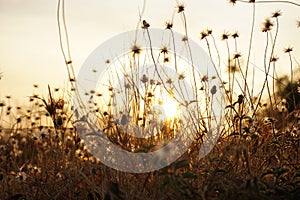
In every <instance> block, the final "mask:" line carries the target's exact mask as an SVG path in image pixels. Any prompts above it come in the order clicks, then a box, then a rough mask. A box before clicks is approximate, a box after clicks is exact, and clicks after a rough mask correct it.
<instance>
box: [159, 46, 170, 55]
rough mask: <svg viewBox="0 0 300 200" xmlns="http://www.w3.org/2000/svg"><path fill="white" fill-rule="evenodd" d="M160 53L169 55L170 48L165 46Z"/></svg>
mask: <svg viewBox="0 0 300 200" xmlns="http://www.w3.org/2000/svg"><path fill="white" fill-rule="evenodd" d="M160 53H163V54H168V53H169V50H168V47H167V46H163V47H162V48H161V49H160Z"/></svg>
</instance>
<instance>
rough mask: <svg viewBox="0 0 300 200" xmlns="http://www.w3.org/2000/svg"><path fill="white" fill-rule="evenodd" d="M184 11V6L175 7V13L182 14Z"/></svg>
mask: <svg viewBox="0 0 300 200" xmlns="http://www.w3.org/2000/svg"><path fill="white" fill-rule="evenodd" d="M183 11H184V5H183V4H178V5H177V12H178V13H181V12H183Z"/></svg>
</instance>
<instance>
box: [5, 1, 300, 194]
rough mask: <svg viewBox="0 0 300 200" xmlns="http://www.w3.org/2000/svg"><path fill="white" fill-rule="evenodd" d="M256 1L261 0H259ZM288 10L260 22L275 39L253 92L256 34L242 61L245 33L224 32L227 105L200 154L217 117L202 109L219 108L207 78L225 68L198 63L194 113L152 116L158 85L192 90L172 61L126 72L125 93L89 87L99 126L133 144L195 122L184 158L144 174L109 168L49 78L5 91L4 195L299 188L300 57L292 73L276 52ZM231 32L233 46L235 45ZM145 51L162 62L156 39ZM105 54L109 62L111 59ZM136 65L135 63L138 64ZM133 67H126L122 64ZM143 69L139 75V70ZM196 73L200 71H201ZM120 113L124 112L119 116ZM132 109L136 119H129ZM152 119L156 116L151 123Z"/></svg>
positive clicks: (210, 43)
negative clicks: (149, 70)
mask: <svg viewBox="0 0 300 200" xmlns="http://www.w3.org/2000/svg"><path fill="white" fill-rule="evenodd" d="M230 2H231V3H233V4H236V3H240V2H244V1H230ZM249 2H250V3H253V4H254V5H255V3H254V1H249ZM260 3H262V2H260ZM175 12H177V14H178V15H180V17H181V18H182V22H183V27H185V36H186V37H185V40H184V42H185V43H186V45H187V49H189V41H188V34H187V33H188V30H187V26H186V24H187V22H186V17H185V5H184V4H179V5H178V6H177V7H176V11H175ZM281 14H282V13H281V12H280V11H276V12H274V13H273V14H272V15H271V18H268V19H267V20H265V22H264V23H263V25H262V31H263V32H264V33H265V37H266V41H267V44H266V45H265V46H264V48H265V52H266V53H265V54H264V55H263V58H264V63H263V64H262V67H261V68H262V69H263V70H264V74H265V77H264V78H265V80H264V82H263V85H262V87H261V88H260V92H259V93H257V94H254V93H253V87H254V85H251V84H249V82H254V81H255V79H254V78H253V77H249V71H250V70H252V67H253V66H251V65H250V64H249V63H250V62H249V59H250V57H251V52H252V37H251V38H250V39H249V43H250V45H249V51H248V52H246V53H245V54H244V55H246V56H245V59H246V62H245V64H242V62H241V59H242V57H243V56H242V53H239V51H238V45H237V44H238V38H239V34H238V33H237V32H235V33H232V34H229V33H226V32H225V33H223V35H222V40H223V41H224V42H225V45H226V52H227V55H225V57H226V59H227V63H226V66H227V70H226V71H227V72H226V78H224V77H223V80H222V81H221V82H222V83H221V85H220V87H217V89H218V90H219V89H221V88H223V89H224V90H225V92H224V96H225V98H226V105H224V107H226V109H225V110H226V115H225V116H224V124H223V126H222V129H221V136H220V138H219V140H218V142H217V144H216V145H215V147H214V148H213V150H212V151H211V153H210V154H208V155H207V156H206V157H205V158H202V159H200V158H199V156H198V153H199V149H200V147H201V144H202V142H203V140H204V139H205V138H207V137H208V136H207V134H208V132H209V131H208V130H209V124H210V123H211V121H210V120H204V119H203V115H204V114H205V116H206V117H207V118H208V119H211V120H212V118H213V116H214V114H213V113H212V109H211V101H212V99H213V97H214V94H215V91H214V90H216V88H214V89H213V87H211V86H209V84H208V82H209V80H211V79H214V78H219V77H214V78H212V77H208V76H205V75H199V74H193V73H191V74H190V77H191V81H192V82H193V81H194V82H193V83H194V85H193V86H192V90H196V91H198V90H201V92H199V95H200V94H202V95H204V96H205V101H204V104H205V107H201V105H196V106H195V107H193V108H194V110H196V111H198V112H195V111H194V110H189V109H188V108H189V107H188V105H187V103H188V100H189V101H191V99H184V98H183V99H181V100H182V101H181V100H179V99H177V100H176V101H177V103H179V104H180V105H182V106H183V107H184V108H185V109H186V110H187V117H186V118H181V119H180V118H179V117H178V118H173V120H165V121H162V122H161V120H159V119H156V118H151V116H150V113H151V112H152V113H153V112H154V110H153V105H155V104H156V103H157V102H156V101H157V99H155V96H156V95H157V91H156V88H157V87H158V86H160V87H161V88H162V90H164V92H163V93H159V94H160V95H166V94H171V93H172V92H171V89H173V90H174V92H173V93H176V94H178V95H179V96H180V95H181V96H184V94H185V92H186V91H185V90H184V89H183V88H184V85H183V84H182V85H180V84H179V86H178V87H177V89H178V90H176V86H175V81H174V80H171V79H168V77H167V74H168V73H167V72H166V71H165V69H164V68H159V67H158V66H155V71H154V72H153V74H154V75H153V77H148V76H146V74H143V73H142V74H141V73H133V72H134V71H133V72H132V73H131V74H126V76H125V77H126V79H125V81H126V83H127V84H125V85H124V87H125V90H126V93H125V95H124V93H123V96H121V97H119V99H118V98H117V96H118V93H117V89H118V88H115V87H114V85H113V84H111V85H107V87H106V88H105V89H107V92H106V93H100V92H98V91H93V90H91V91H89V92H87V94H86V96H88V97H93V98H90V99H92V100H91V101H90V102H89V105H87V106H86V108H85V109H90V110H91V111H92V112H93V113H94V114H95V116H97V120H98V122H99V127H100V129H101V130H103V134H105V135H106V136H107V137H108V138H109V140H110V141H112V142H113V143H115V144H117V145H119V146H120V147H122V148H124V149H126V150H128V151H132V152H149V151H154V150H155V148H157V147H158V146H159V145H163V144H165V143H167V142H168V141H170V140H171V139H172V138H174V135H175V134H176V133H177V132H176V131H179V130H182V129H184V130H187V129H188V128H189V129H188V131H187V132H188V133H189V134H190V133H192V134H193V135H194V136H195V138H196V139H195V140H194V142H193V143H192V145H191V146H190V148H189V149H188V151H187V152H186V153H185V154H184V155H182V156H181V158H180V159H178V160H177V161H175V162H174V163H172V164H171V165H170V166H167V167H165V168H163V169H161V170H158V171H155V172H149V173H143V174H133V173H125V172H120V171H117V170H114V169H111V168H109V167H107V166H105V165H104V164H102V163H101V162H100V161H98V160H97V159H96V158H94V157H93V156H92V155H91V154H90V152H89V151H88V150H87V149H86V147H85V146H84V144H83V143H82V141H81V139H80V137H79V135H78V134H79V132H78V130H76V123H77V122H76V121H75V119H74V118H75V117H74V116H73V113H72V112H71V107H72V105H70V104H71V101H69V100H68V99H69V98H68V95H66V93H61V92H60V90H59V89H58V88H57V89H54V90H51V88H50V87H49V88H48V93H49V95H48V97H47V98H42V97H40V96H39V95H37V94H34V95H31V97H30V99H29V104H28V105H27V106H24V107H14V106H13V105H12V99H11V97H10V96H7V97H6V98H5V99H3V100H2V101H1V102H0V118H1V121H0V182H1V184H0V193H1V196H0V198H1V199H202V200H205V199H298V198H300V158H299V151H300V133H299V131H300V121H299V119H300V115H299V114H300V113H299V106H300V104H299V100H300V95H299V89H298V87H299V84H300V83H298V82H296V79H297V77H295V75H294V68H295V67H299V66H295V64H294V62H292V59H291V64H290V69H291V75H290V76H289V77H287V78H284V77H283V78H280V77H277V75H276V74H277V73H276V61H277V60H278V58H277V57H276V55H275V54H274V52H275V44H276V42H277V33H278V29H277V27H278V24H279V20H278V19H279V17H280V16H281ZM253 15H255V12H254V14H253ZM140 21H141V20H140ZM141 22H142V21H141ZM173 23H175V22H173V21H171V22H168V23H166V29H167V30H168V31H170V33H172V31H173V30H172V29H173ZM150 25H151V24H150V23H149V22H147V21H143V23H142V24H141V27H142V28H143V29H144V31H145V33H146V34H145V35H146V37H148V39H149V40H151V38H150V35H149V32H148V28H149V27H150ZM274 27H275V30H273V29H274ZM147 33H148V35H147ZM271 33H272V35H273V36H272V37H271V36H270V35H271ZM172 34H173V33H172ZM252 34H253V28H252ZM200 38H201V40H202V41H203V42H204V45H206V47H207V51H208V52H209V55H210V58H211V61H212V63H213V66H214V67H215V70H216V71H219V70H220V68H221V65H220V63H221V56H220V55H219V48H218V47H217V46H216V40H215V37H214V35H213V32H212V30H204V31H202V32H201V34H200ZM231 41H232V42H233V44H234V45H233V46H231V45H230V44H231ZM232 49H233V50H232ZM131 51H132V52H131V53H130V55H131V57H130V58H129V59H130V61H131V63H133V65H137V66H138V63H139V62H140V61H141V60H140V59H141V57H143V56H142V53H143V51H142V50H141V49H139V46H137V45H133V46H132V49H131ZM159 52H160V53H159V54H158V57H160V59H162V61H163V63H168V62H169V58H172V57H170V55H169V50H168V48H167V47H162V48H161V49H160V50H159ZM284 52H285V53H287V55H288V56H289V58H292V53H293V48H291V47H288V48H286V49H285V50H284ZM147 55H148V56H149V60H150V61H151V60H152V61H153V64H154V65H155V61H156V59H155V58H154V54H153V52H152V49H150V50H149V52H148V54H147ZM222 56H223V55H222ZM215 57H217V59H214V58H215ZM175 63H176V62H175ZM70 64H71V61H70V63H69V62H68V63H67V65H68V66H69V65H70ZM107 64H110V61H109V60H108V61H107ZM131 67H132V69H136V66H131ZM175 67H176V64H175ZM125 71H126V70H125V69H123V71H122V70H121V72H122V73H124V72H125ZM176 72H177V68H176ZM93 73H96V70H94V72H93ZM135 74H138V76H137V77H136V76H134V75H135ZM123 75H124V74H123ZM186 76H188V75H187V74H184V73H181V72H178V80H177V81H178V82H180V81H182V80H185V79H186V78H188V77H186ZM198 76H199V77H201V80H200V81H195V80H196V78H199V77H198ZM151 78H155V79H151ZM251 78H252V79H253V80H251ZM111 80H112V79H111ZM164 80H166V81H164ZM70 81H71V85H72V88H73V89H71V91H70V94H71V93H72V92H73V93H75V94H76V91H77V90H76V88H74V87H76V84H75V83H76V80H75V79H72V80H71V78H70ZM120 81H122V82H123V81H124V80H123V79H119V78H118V79H117V82H118V83H119V82H120ZM141 85H142V87H143V88H142V89H141V88H140V86H141ZM34 88H35V89H37V88H38V85H34ZM174 88H175V89H174ZM102 89H103V88H102ZM233 91H235V92H233ZM197 94H198V93H197ZM197 94H196V95H195V98H196V99H195V102H199V99H200V98H201V97H199V96H198V95H197ZM71 95H72V94H71ZM158 96H159V95H158ZM104 97H105V98H104ZM101 98H102V99H103V98H104V100H101ZM120 99H122V100H123V102H122V103H121V104H122V105H127V106H125V107H126V109H128V110H122V112H121V111H120V110H118V109H119V107H118V105H119V104H115V102H116V101H118V100H120ZM185 100H186V101H185ZM141 102H143V103H142V104H141ZM264 102H268V104H266V103H264ZM202 103H203V102H202ZM104 105H105V106H104ZM141 105H142V106H141ZM203 108H204V110H201V109H203ZM73 110H74V109H73ZM199 113H201V114H199ZM127 114H128V115H127ZM75 115H76V114H75ZM116 118H118V119H120V121H118V122H116V121H115V119H116ZM129 118H130V119H131V121H132V124H130V123H127V119H129ZM153 121H154V122H157V123H156V124H154V125H153ZM159 121H160V122H159ZM158 122H159V123H160V124H159V123H158ZM133 125H134V126H138V127H143V128H145V129H146V130H147V131H148V132H154V131H156V132H157V136H156V137H150V138H148V139H138V138H136V137H134V136H130V135H128V134H126V130H127V131H128V130H131V128H132V126H133ZM158 126H159V128H158ZM77 127H78V126H77ZM180 127H181V129H180Z"/></svg>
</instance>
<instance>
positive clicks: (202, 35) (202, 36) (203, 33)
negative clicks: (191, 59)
mask: <svg viewBox="0 0 300 200" xmlns="http://www.w3.org/2000/svg"><path fill="white" fill-rule="evenodd" d="M207 36H208V34H207V32H206V31H201V33H200V39H201V40H203V39H204V38H206V37H207Z"/></svg>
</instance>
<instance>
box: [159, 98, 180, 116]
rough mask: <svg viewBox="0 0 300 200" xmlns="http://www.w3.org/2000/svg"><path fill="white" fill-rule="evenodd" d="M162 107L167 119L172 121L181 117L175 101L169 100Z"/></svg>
mask: <svg viewBox="0 0 300 200" xmlns="http://www.w3.org/2000/svg"><path fill="white" fill-rule="evenodd" d="M161 107H162V109H163V111H164V114H165V118H166V119H169V120H170V119H174V118H178V117H179V116H178V115H179V113H178V111H179V105H178V103H177V102H176V101H175V100H173V99H171V98H169V99H167V100H166V101H165V102H164V103H163V104H162V106H161Z"/></svg>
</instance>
